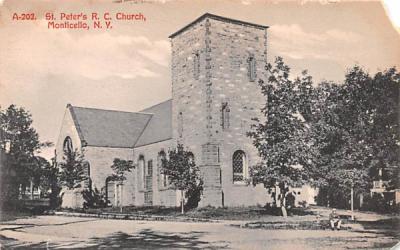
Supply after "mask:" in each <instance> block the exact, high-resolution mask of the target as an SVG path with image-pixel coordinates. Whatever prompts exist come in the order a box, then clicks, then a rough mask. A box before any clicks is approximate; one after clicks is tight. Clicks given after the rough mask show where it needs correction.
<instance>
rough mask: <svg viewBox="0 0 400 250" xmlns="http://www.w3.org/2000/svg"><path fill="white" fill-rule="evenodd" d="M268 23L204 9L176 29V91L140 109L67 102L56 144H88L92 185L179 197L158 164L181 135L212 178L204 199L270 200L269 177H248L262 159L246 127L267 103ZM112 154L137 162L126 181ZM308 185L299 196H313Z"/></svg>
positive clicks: (136, 201)
mask: <svg viewBox="0 0 400 250" xmlns="http://www.w3.org/2000/svg"><path fill="white" fill-rule="evenodd" d="M267 29H268V26H264V25H259V24H252V23H248V22H244V21H239V20H234V19H230V18H226V17H221V16H216V15H212V14H208V13H207V14H204V15H202V16H200V17H199V18H197V19H196V20H194V21H193V22H191V23H190V24H188V25H186V26H185V27H183V28H181V29H180V30H178V31H176V32H175V33H173V34H172V35H170V36H169V38H170V40H171V46H172V63H171V67H172V68H171V70H172V99H170V100H167V101H164V102H162V103H159V104H156V105H154V106H152V107H149V108H147V109H144V110H141V111H138V112H123V111H112V110H102V109H94V108H85V107H76V106H73V105H70V104H68V105H67V108H66V111H65V115H64V120H63V123H62V128H61V132H60V135H59V139H58V142H57V144H56V159H57V162H59V161H61V160H62V158H63V152H64V150H75V149H77V150H79V151H82V152H83V154H84V156H85V160H86V161H87V173H88V175H89V176H90V180H91V181H90V184H88V183H87V184H86V185H91V186H92V188H96V189H98V190H102V191H103V192H104V193H105V195H106V197H107V199H108V201H109V202H110V203H111V204H112V205H115V206H118V205H121V204H122V205H125V206H127V205H135V206H151V205H154V206H177V205H179V201H180V197H179V192H177V191H176V190H173V189H172V188H171V187H170V185H169V183H168V176H163V175H162V174H161V173H160V165H161V159H162V158H163V157H166V156H167V154H168V149H171V148H174V147H175V146H176V145H177V143H181V144H183V145H184V147H185V148H186V149H187V150H190V151H191V152H193V154H194V159H195V163H196V164H197V165H198V166H199V168H200V172H201V175H202V178H203V181H204V190H203V194H202V197H201V201H200V204H199V205H200V206H207V205H211V206H216V207H219V206H243V205H244V206H249V205H257V204H259V205H265V203H266V202H268V201H270V198H269V197H270V195H269V194H268V192H267V190H266V189H265V188H264V187H263V186H262V185H259V186H256V187H253V186H252V185H246V183H245V181H244V180H245V179H246V178H247V177H248V176H249V166H251V165H253V164H255V163H257V161H258V160H259V156H258V152H257V149H256V148H255V147H254V146H253V145H252V141H251V139H250V138H248V137H247V136H246V132H247V131H249V130H250V125H251V124H252V118H254V117H260V118H261V112H260V108H261V107H262V105H263V103H265V98H264V97H263V96H262V94H261V91H260V89H259V86H258V80H259V79H262V80H266V78H267V76H266V72H265V69H264V66H265V64H266V62H267V41H268V35H267ZM114 158H121V159H125V160H132V161H133V162H134V164H135V169H134V170H133V171H132V172H130V173H128V175H127V180H126V181H125V182H124V184H123V186H121V184H120V183H114V182H112V181H110V180H109V178H107V177H108V176H109V175H111V173H112V170H111V168H110V166H111V165H112V162H113V159H114ZM311 191H312V190H311V189H309V188H302V189H299V190H298V192H297V194H298V198H299V200H305V201H307V202H312V199H311V200H310V197H311V196H313V194H312V193H310V192H311ZM79 195H80V192H77V191H75V193H74V192H71V191H65V193H64V200H63V205H65V206H81V205H82V203H81V201H80V200H79V198H77V197H79Z"/></svg>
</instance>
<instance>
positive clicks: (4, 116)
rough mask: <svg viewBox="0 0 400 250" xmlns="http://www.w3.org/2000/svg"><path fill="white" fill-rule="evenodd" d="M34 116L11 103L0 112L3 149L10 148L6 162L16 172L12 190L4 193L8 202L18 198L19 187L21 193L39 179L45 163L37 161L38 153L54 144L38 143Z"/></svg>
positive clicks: (12, 181)
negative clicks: (41, 164)
mask: <svg viewBox="0 0 400 250" xmlns="http://www.w3.org/2000/svg"><path fill="white" fill-rule="evenodd" d="M32 122H33V120H32V115H31V114H30V113H29V112H28V111H26V110H25V109H24V108H22V107H17V106H16V105H14V104H12V105H10V106H9V107H8V108H7V109H5V110H0V133H1V134H2V135H1V140H0V147H1V148H3V149H6V148H8V149H9V152H8V153H7V159H8V160H7V162H8V165H9V168H10V169H11V170H12V171H13V172H15V176H14V177H13V178H12V180H10V181H9V182H10V185H9V189H7V190H3V191H2V192H5V193H6V194H5V200H6V201H11V200H15V199H17V198H18V193H19V191H18V190H19V187H20V186H22V190H25V187H26V186H27V185H28V184H29V183H30V182H31V181H34V180H35V179H36V181H37V180H38V173H40V164H38V163H39V162H43V161H41V160H39V162H38V161H37V159H36V158H35V154H36V153H39V152H40V149H41V148H43V147H48V146H51V145H52V143H50V142H45V143H41V142H40V141H39V135H38V133H37V132H36V130H35V129H34V128H33V127H32Z"/></svg>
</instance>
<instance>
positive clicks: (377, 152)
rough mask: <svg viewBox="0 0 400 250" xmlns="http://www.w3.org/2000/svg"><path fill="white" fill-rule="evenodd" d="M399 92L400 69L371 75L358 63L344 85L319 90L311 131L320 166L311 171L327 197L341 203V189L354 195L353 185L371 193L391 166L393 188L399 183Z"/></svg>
mask: <svg viewBox="0 0 400 250" xmlns="http://www.w3.org/2000/svg"><path fill="white" fill-rule="evenodd" d="M398 94H399V74H398V73H397V72H396V70H395V69H394V68H391V69H389V70H386V71H384V72H378V73H377V74H376V75H375V76H374V77H371V76H370V75H369V74H368V73H366V72H365V71H364V70H362V69H361V68H360V67H358V66H355V67H353V68H352V69H351V70H349V72H348V73H347V74H346V78H345V81H344V83H343V84H342V85H337V84H332V83H324V84H321V85H319V87H318V88H317V89H316V95H315V96H316V97H317V98H315V100H317V101H316V104H315V105H314V116H313V119H312V122H311V124H312V129H311V130H312V135H313V138H314V139H315V144H314V145H315V149H316V150H315V152H317V157H315V161H316V164H317V165H318V168H314V169H313V171H312V173H311V175H312V177H313V179H314V180H315V184H316V185H317V186H319V187H320V188H323V189H326V190H327V192H326V194H327V195H328V197H327V199H326V200H327V202H330V203H331V204H333V205H335V204H336V203H337V202H336V201H337V200H338V198H337V194H338V193H343V196H344V199H345V200H348V199H349V195H350V188H351V187H354V190H355V192H356V193H366V192H367V191H368V190H369V189H370V187H371V184H372V179H373V178H376V176H378V171H379V169H384V170H386V171H385V172H386V173H387V178H388V179H389V180H391V183H392V188H394V187H395V186H396V180H398V175H397V174H396V171H398V166H399V128H398V118H399V116H398V110H397V109H398V105H399V99H398V98H399V95H398ZM397 185H398V182H397ZM338 190H341V191H342V192H338ZM328 204H329V203H328Z"/></svg>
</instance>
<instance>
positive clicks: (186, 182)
mask: <svg viewBox="0 0 400 250" xmlns="http://www.w3.org/2000/svg"><path fill="white" fill-rule="evenodd" d="M162 162H163V163H162V169H161V173H162V174H165V175H167V176H168V180H169V182H170V183H171V185H172V186H173V187H174V188H175V189H176V190H180V191H181V212H182V214H183V213H184V205H185V196H184V193H185V192H186V193H188V191H189V190H198V188H199V186H201V185H202V181H201V178H200V175H199V168H198V167H197V166H196V164H195V162H194V157H193V153H192V152H190V151H186V150H184V147H183V145H182V144H178V145H177V148H176V149H174V150H169V151H168V159H162ZM193 193H196V192H193Z"/></svg>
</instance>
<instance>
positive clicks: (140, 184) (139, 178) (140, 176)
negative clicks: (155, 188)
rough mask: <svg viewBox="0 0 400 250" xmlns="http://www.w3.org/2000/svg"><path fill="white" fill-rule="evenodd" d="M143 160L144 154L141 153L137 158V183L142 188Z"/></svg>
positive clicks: (143, 175)
mask: <svg viewBox="0 0 400 250" xmlns="http://www.w3.org/2000/svg"><path fill="white" fill-rule="evenodd" d="M145 165H146V163H145V161H144V156H143V155H141V156H139V160H138V185H139V187H141V188H144V180H145V178H146V177H145V174H146V172H145Z"/></svg>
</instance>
